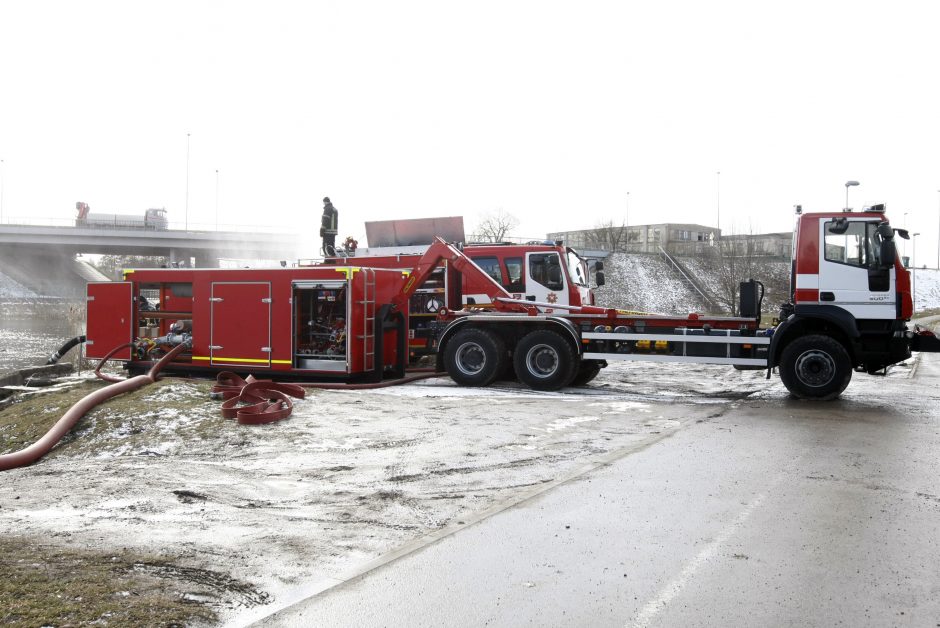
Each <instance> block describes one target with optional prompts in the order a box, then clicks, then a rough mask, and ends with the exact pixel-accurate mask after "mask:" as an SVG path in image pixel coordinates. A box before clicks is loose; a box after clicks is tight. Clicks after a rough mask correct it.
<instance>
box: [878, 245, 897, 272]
mask: <svg viewBox="0 0 940 628" xmlns="http://www.w3.org/2000/svg"><path fill="white" fill-rule="evenodd" d="M897 257H898V249H897V247H895V246H894V240H883V241H882V242H881V266H882V268H894V261H895V260H896V259H897Z"/></svg>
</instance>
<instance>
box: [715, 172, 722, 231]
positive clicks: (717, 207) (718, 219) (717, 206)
mask: <svg viewBox="0 0 940 628" xmlns="http://www.w3.org/2000/svg"><path fill="white" fill-rule="evenodd" d="M715 182H716V186H715V189H716V192H715V212H716V214H717V216H716V223H717V224H716V225H715V226H716V227H718V232H717V233H716V234H715V235H716V238H715V239H716V240H720V239H721V170H719V171H718V172H716V173H715Z"/></svg>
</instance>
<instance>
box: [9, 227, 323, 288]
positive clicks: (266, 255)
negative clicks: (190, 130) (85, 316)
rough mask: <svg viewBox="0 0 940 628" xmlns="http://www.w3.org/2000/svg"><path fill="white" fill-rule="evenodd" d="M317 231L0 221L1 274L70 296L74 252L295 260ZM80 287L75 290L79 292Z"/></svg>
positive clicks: (177, 259)
mask: <svg viewBox="0 0 940 628" xmlns="http://www.w3.org/2000/svg"><path fill="white" fill-rule="evenodd" d="M319 244H320V240H319V237H318V236H317V234H316V233H311V234H296V233H295V234H284V233H259V232H254V233H242V232H235V231H182V230H165V231H159V230H147V229H121V228H90V227H84V228H83V227H64V226H40V225H9V224H3V225H0V272H3V273H4V274H6V275H8V276H10V277H11V278H13V279H15V280H16V281H18V282H19V283H22V284H24V285H26V286H27V287H30V288H33V289H36V288H38V289H39V290H38V291H41V292H50V291H52V292H55V293H58V294H57V295H56V296H69V295H73V294H77V293H80V292H82V291H84V283H85V280H87V279H88V276H87V273H83V272H81V271H80V270H79V269H77V268H76V266H75V256H76V255H77V254H79V253H82V254H99V255H142V256H158V257H166V258H167V261H168V262H170V263H181V264H185V265H190V264H194V265H195V266H197V267H201V268H213V267H218V266H219V260H220V259H223V260H224V259H238V260H257V259H265V260H285V261H287V262H292V261H296V260H297V259H298V258H299V257H310V256H311V254H312V253H313V252H315V251H316V250H317V249H318V248H319ZM79 288H80V290H79Z"/></svg>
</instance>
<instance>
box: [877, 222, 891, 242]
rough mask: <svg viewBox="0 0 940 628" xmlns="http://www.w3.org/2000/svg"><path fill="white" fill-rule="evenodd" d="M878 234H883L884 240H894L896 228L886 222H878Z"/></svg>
mask: <svg viewBox="0 0 940 628" xmlns="http://www.w3.org/2000/svg"><path fill="white" fill-rule="evenodd" d="M878 235H880V236H881V239H882V240H893V239H894V229H892V228H891V225H889V224H888V223H886V222H880V223H878Z"/></svg>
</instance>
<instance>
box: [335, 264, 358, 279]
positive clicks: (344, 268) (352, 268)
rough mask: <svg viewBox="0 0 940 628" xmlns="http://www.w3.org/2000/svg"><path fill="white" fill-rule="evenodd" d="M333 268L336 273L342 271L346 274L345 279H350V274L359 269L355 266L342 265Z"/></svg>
mask: <svg viewBox="0 0 940 628" xmlns="http://www.w3.org/2000/svg"><path fill="white" fill-rule="evenodd" d="M333 270H335V271H336V272H338V273H343V274H344V275H346V279H352V276H353V275H354V274H355V273H358V272H359V271H360V270H361V269H360V268H357V267H355V266H342V267H340V268H334V269H333Z"/></svg>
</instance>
